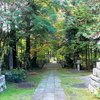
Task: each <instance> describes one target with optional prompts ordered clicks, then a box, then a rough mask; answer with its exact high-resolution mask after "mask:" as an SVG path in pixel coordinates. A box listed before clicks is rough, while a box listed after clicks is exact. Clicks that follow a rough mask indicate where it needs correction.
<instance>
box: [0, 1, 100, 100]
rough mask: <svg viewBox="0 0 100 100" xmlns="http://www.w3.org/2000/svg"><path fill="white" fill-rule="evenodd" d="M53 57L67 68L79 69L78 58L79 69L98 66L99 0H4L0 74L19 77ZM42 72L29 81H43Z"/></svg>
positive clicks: (0, 13)
mask: <svg viewBox="0 0 100 100" xmlns="http://www.w3.org/2000/svg"><path fill="white" fill-rule="evenodd" d="M52 59H53V60H54V61H57V62H58V63H60V64H61V65H62V68H66V69H67V68H68V69H70V68H71V69H73V70H74V69H76V68H77V60H80V70H85V71H91V70H92V69H93V68H95V67H96V63H97V62H99V60H100V0H0V75H1V76H2V74H4V75H6V80H7V81H9V82H11V83H12V84H13V83H19V82H22V81H23V80H24V79H25V78H26V73H28V72H31V71H34V70H36V71H37V70H38V69H42V68H43V66H44V65H45V64H46V63H52ZM62 70H63V69H62ZM62 70H61V71H62ZM41 73H42V71H41V72H40V74H39V75H40V76H38V73H35V74H36V75H37V76H34V77H31V76H30V77H31V78H32V79H31V78H30V77H29V79H28V81H30V82H31V83H32V82H33V81H32V80H35V81H36V84H37V83H39V81H40V79H41V78H40V77H42V76H43V75H42V74H43V73H42V74H41ZM62 73H63V72H62ZM30 74H33V73H30ZM30 74H29V75H30ZM61 75H63V74H61ZM9 76H10V77H9ZM33 78H35V79H33ZM62 80H63V79H62ZM33 83H34V82H33ZM7 84H8V85H7V86H8V87H9V88H12V87H11V86H10V84H9V83H7ZM13 85H14V84H13ZM13 85H12V86H13ZM14 86H15V85H14ZM0 91H1V90H0ZM30 91H32V90H30ZM99 97H100V96H99ZM5 100H7V99H5ZM16 100H17V99H16ZM23 100H26V99H23ZM27 100H28V99H27ZM77 100H78V99H77ZM84 100H85V99H84ZM86 100H87V99H86ZM88 100H89V99H88ZM95 100H96V99H95Z"/></svg>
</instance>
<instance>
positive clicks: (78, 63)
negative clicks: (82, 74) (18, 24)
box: [76, 60, 81, 70]
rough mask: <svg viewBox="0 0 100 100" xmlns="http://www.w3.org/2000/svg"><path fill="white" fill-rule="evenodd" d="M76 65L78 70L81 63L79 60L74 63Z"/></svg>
mask: <svg viewBox="0 0 100 100" xmlns="http://www.w3.org/2000/svg"><path fill="white" fill-rule="evenodd" d="M76 64H77V69H78V70H80V65H81V61H80V60H77V61H76Z"/></svg>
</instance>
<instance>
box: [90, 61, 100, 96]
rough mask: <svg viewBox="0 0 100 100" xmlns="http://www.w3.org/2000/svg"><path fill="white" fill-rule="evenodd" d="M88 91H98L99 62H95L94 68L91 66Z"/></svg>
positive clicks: (99, 89) (99, 88)
mask: <svg viewBox="0 0 100 100" xmlns="http://www.w3.org/2000/svg"><path fill="white" fill-rule="evenodd" d="M88 88H89V90H90V92H92V93H94V94H97V93H99V92H100V62H97V63H96V68H93V74H92V75H90V84H89V87H88Z"/></svg>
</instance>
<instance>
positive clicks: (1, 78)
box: [0, 75, 6, 92]
mask: <svg viewBox="0 0 100 100" xmlns="http://www.w3.org/2000/svg"><path fill="white" fill-rule="evenodd" d="M5 89H6V84H5V75H0V92H2V91H3V90H5Z"/></svg>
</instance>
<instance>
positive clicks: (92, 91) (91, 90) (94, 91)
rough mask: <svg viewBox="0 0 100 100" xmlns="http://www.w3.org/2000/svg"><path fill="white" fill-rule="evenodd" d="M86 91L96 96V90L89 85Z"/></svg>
mask: <svg viewBox="0 0 100 100" xmlns="http://www.w3.org/2000/svg"><path fill="white" fill-rule="evenodd" d="M88 89H89V91H90V92H91V93H94V94H98V90H97V89H96V88H95V87H93V86H92V85H91V84H89V86H88Z"/></svg>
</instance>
